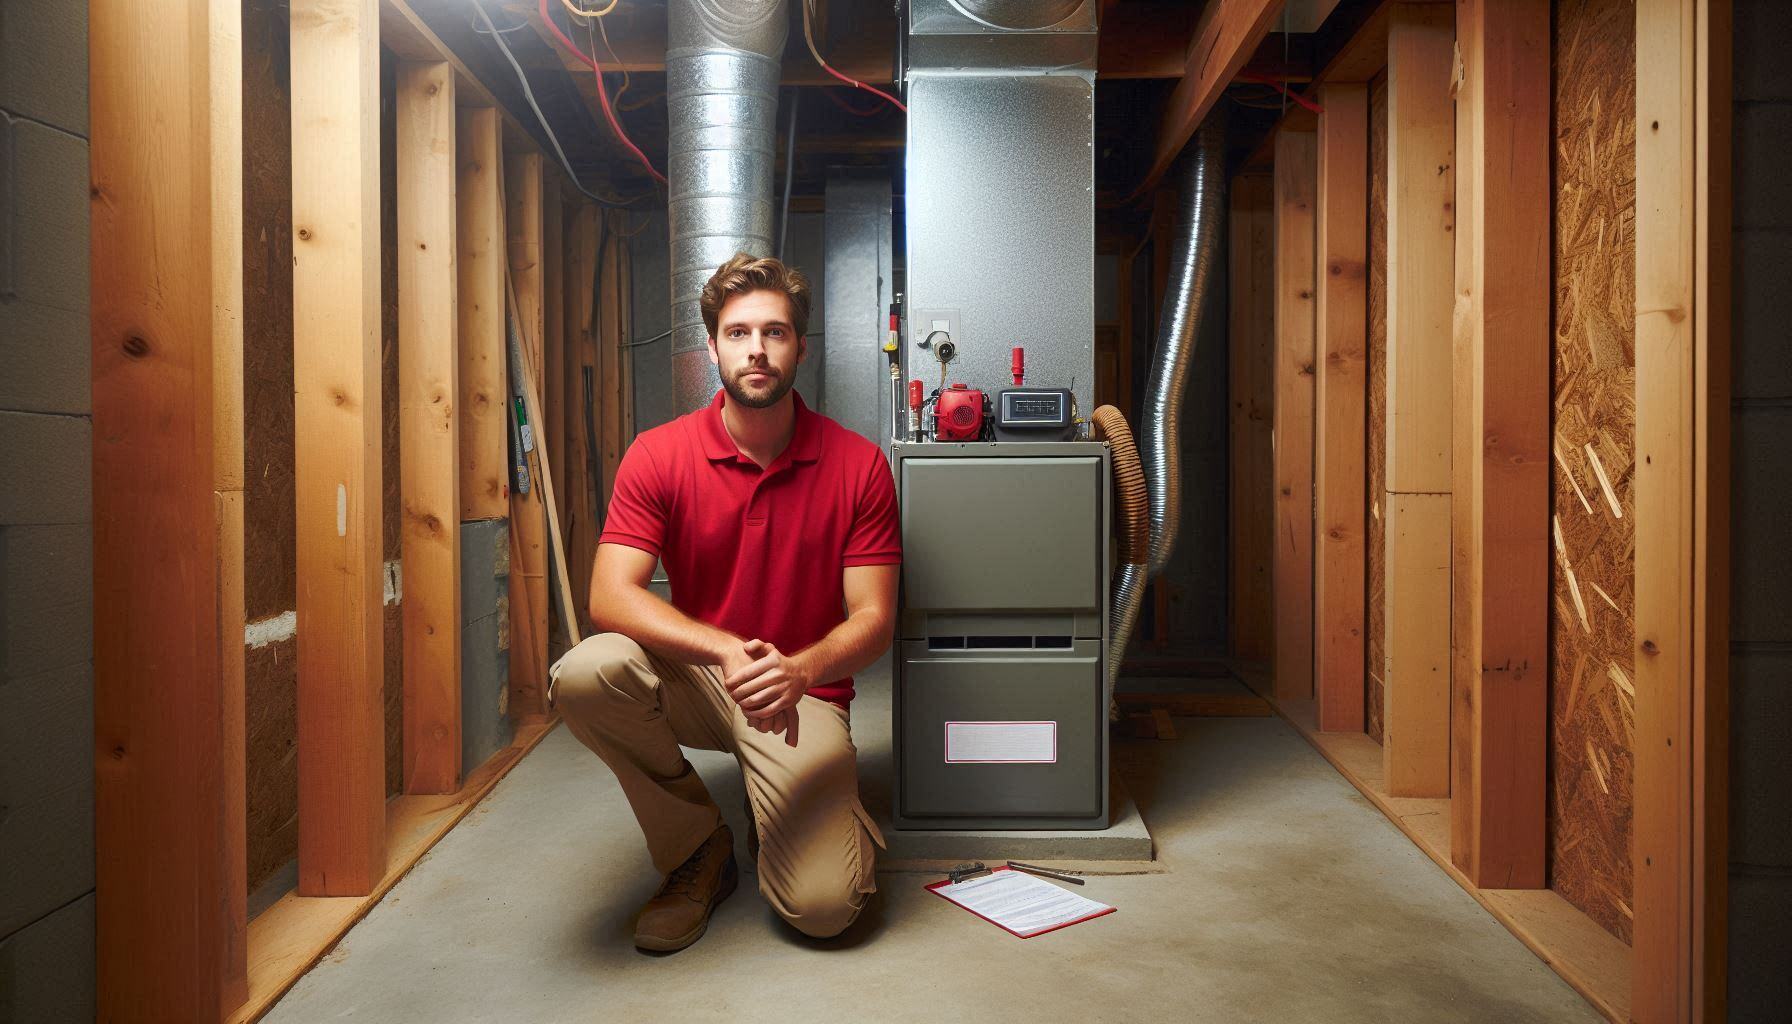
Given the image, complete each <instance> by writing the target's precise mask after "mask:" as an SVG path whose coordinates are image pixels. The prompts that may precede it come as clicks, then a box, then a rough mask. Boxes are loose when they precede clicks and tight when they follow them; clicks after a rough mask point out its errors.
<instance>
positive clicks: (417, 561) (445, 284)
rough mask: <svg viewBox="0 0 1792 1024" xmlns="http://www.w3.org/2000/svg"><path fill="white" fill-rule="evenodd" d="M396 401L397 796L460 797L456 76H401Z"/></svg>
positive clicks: (438, 72) (427, 70) (406, 70)
mask: <svg viewBox="0 0 1792 1024" xmlns="http://www.w3.org/2000/svg"><path fill="white" fill-rule="evenodd" d="M397 90H398V103H397V119H396V120H397V126H398V127H397V154H398V155H397V160H398V167H397V172H398V177H397V181H398V192H397V195H396V196H395V197H394V198H395V200H396V202H397V204H398V245H397V250H398V402H399V414H398V415H399V420H398V436H399V472H400V476H401V483H400V492H399V493H400V499H401V502H402V505H403V514H402V516H403V518H402V524H401V526H400V541H401V543H402V557H403V566H404V601H403V609H402V610H403V616H404V791H405V792H406V793H414V794H421V793H452V792H454V791H455V790H456V789H458V788H460V772H461V764H460V747H461V722H460V705H461V698H460V622H461V615H460V516H459V503H460V475H459V466H460V421H459V414H458V411H457V409H456V405H457V401H456V399H457V396H458V395H459V393H460V390H459V381H458V372H457V371H458V369H459V365H458V364H459V358H460V354H459V349H458V347H457V344H456V326H457V318H458V314H457V312H456V308H455V298H456V296H455V290H456V287H457V281H456V272H455V264H454V242H455V225H454V215H455V192H454V187H455V157H454V155H455V138H454V126H455V110H454V71H453V69H452V68H450V67H449V66H448V64H447V63H446V62H441V61H438V62H434V63H427V64H425V63H418V62H412V61H406V62H404V63H402V64H401V65H400V66H399V71H398V86H397Z"/></svg>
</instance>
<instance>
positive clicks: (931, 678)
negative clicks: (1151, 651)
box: [892, 441, 1112, 829]
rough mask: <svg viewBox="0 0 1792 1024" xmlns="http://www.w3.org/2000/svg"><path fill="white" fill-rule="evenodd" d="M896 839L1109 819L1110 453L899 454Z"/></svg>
mask: <svg viewBox="0 0 1792 1024" xmlns="http://www.w3.org/2000/svg"><path fill="white" fill-rule="evenodd" d="M893 447H894V456H895V474H896V481H897V488H898V493H899V496H900V499H901V509H902V552H903V560H902V592H901V599H900V603H899V606H898V609H899V610H898V616H897V629H896V641H895V651H894V656H893V658H892V666H893V682H894V693H893V705H894V708H893V710H894V714H895V724H894V729H893V736H894V741H895V742H894V747H895V753H894V758H895V769H896V785H895V793H894V799H893V801H892V803H893V805H894V806H893V823H894V824H895V826H896V827H897V828H899V829H1101V828H1106V827H1107V824H1108V730H1107V714H1106V711H1107V709H1106V707H1105V706H1104V703H1103V692H1104V691H1103V680H1104V679H1105V678H1106V670H1107V666H1106V658H1107V644H1108V629H1107V615H1108V577H1109V571H1110V558H1109V548H1108V537H1109V517H1110V516H1111V515H1112V512H1111V510H1110V504H1111V502H1110V497H1109V495H1110V493H1111V487H1110V484H1109V473H1110V469H1109V459H1108V446H1107V445H1106V444H1105V443H1103V442H1098V441H1062V442H1053V441H1039V442H1028V441H1017V442H1003V443H990V442H979V443H940V442H929V443H909V442H899V443H897V444H895V445H894V446H893Z"/></svg>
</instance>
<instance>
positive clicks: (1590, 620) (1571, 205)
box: [1549, 0, 1636, 942]
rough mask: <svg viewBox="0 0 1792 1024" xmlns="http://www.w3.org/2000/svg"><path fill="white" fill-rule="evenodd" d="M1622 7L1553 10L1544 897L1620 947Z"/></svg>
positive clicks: (1630, 616) (1630, 534) (1627, 489)
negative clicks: (1556, 897)
mask: <svg viewBox="0 0 1792 1024" xmlns="http://www.w3.org/2000/svg"><path fill="white" fill-rule="evenodd" d="M1635 24H1636V13H1635V4H1634V2H1633V0H1564V2H1561V3H1558V4H1557V5H1556V9H1555V68H1554V79H1555V82H1554V93H1555V97H1554V104H1555V114H1554V116H1555V142H1556V146H1555V155H1554V165H1555V166H1554V178H1555V183H1556V192H1555V238H1554V247H1555V249H1554V252H1555V267H1554V286H1555V342H1556V344H1555V368H1554V369H1555V437H1554V443H1555V460H1554V461H1555V466H1554V497H1553V504H1554V513H1555V527H1556V529H1555V532H1554V535H1553V536H1554V544H1555V575H1554V583H1553V596H1554V600H1553V602H1552V603H1553V610H1552V615H1551V623H1550V628H1551V634H1552V652H1551V654H1552V659H1553V664H1552V671H1551V673H1550V732H1551V737H1550V740H1551V742H1550V835H1549V871H1550V885H1551V887H1552V888H1554V889H1555V890H1556V891H1558V892H1560V893H1561V894H1562V896H1563V898H1565V899H1566V900H1568V902H1570V903H1572V904H1573V905H1574V906H1576V907H1579V908H1580V909H1581V910H1582V911H1584V912H1585V913H1586V914H1587V916H1589V917H1591V918H1593V920H1595V921H1597V922H1599V924H1600V925H1601V926H1603V927H1604V928H1605V929H1606V930H1607V931H1609V932H1611V933H1612V934H1613V935H1615V936H1617V937H1618V938H1620V939H1622V940H1624V941H1625V942H1629V941H1630V934H1631V924H1632V919H1631V878H1632V871H1631V866H1630V816H1631V807H1632V795H1631V778H1632V761H1631V750H1632V745H1633V740H1634V729H1635V718H1634V715H1635V709H1636V705H1635V689H1634V687H1633V685H1632V683H1631V680H1632V678H1633V677H1634V673H1633V671H1632V670H1633V659H1632V655H1631V650H1632V644H1633V642H1634V638H1635V631H1636V630H1635V620H1634V605H1633V603H1632V590H1633V587H1632V584H1633V578H1634V571H1633V553H1634V548H1635V540H1636V534H1635V529H1634V523H1635V516H1634V515H1633V511H1634V510H1633V507H1632V498H1631V492H1632V480H1633V467H1632V461H1633V458H1634V453H1635V434H1636V429H1635V428H1636V418H1635V406H1636V374H1635V367H1636V358H1635V355H1636V352H1635V340H1636V339H1635V330H1634V321H1633V314H1632V311H1633V308H1634V305H1635V301H1636V283H1635V279H1634V277H1635V275H1634V270H1635V264H1636V219H1635V214H1636V181H1635V156H1636V138H1635V136H1636V123H1635V108H1636V101H1635V96H1636V79H1635Z"/></svg>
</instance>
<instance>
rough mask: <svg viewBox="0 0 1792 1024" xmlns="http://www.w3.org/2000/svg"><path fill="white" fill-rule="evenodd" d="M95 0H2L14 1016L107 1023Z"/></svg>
mask: <svg viewBox="0 0 1792 1024" xmlns="http://www.w3.org/2000/svg"><path fill="white" fill-rule="evenodd" d="M87 130H88V129H87V5H86V4H85V3H79V2H69V0H5V2H4V3H0V864H4V865H5V870H4V871H0V1020H9V1021H10V1020H17V1021H34V1022H38V1021H41V1022H52V1021H64V1020H67V1021H76V1020H92V1019H93V1015H94V963H93V961H94V953H93V950H94V932H93V928H94V912H93V904H94V896H93V525H92V508H93V502H92V451H93V423H92V416H91V414H92V399H91V396H92V391H91V388H90V385H89V379H90V363H89V341H88V265H87V258H88V244H87V237H88V235H87V182H88V170H87Z"/></svg>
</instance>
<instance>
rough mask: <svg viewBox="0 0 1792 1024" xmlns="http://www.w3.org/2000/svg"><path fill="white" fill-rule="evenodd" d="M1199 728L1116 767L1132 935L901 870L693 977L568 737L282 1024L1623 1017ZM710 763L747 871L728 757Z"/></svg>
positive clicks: (1404, 852)
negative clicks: (642, 941)
mask: <svg viewBox="0 0 1792 1024" xmlns="http://www.w3.org/2000/svg"><path fill="white" fill-rule="evenodd" d="M1153 682H1154V683H1155V682H1158V681H1155V680H1154V681H1153ZM888 685H889V684H888V674H887V672H872V673H867V674H866V677H865V678H862V679H861V680H860V693H861V696H860V698H859V701H858V702H857V703H855V706H854V710H855V718H856V719H857V720H858V721H859V722H860V728H859V730H858V735H857V742H858V743H859V746H860V751H861V760H862V762H866V763H870V764H877V763H880V762H881V763H887V756H888V752H887V745H888V733H887V729H874V728H872V727H871V723H872V722H874V721H879V720H882V719H887V716H888ZM1151 688H1157V687H1151ZM1176 726H1177V731H1178V736H1179V738H1178V739H1176V740H1174V741H1155V740H1145V741H1126V742H1125V743H1123V744H1120V746H1119V748H1118V749H1117V750H1116V754H1115V761H1116V763H1115V770H1116V771H1118V772H1121V773H1122V774H1123V776H1124V777H1125V779H1126V780H1127V783H1128V785H1129V786H1130V788H1131V790H1132V792H1133V795H1134V796H1135V798H1136V799H1137V800H1138V802H1139V805H1140V808H1141V810H1142V812H1143V814H1144V817H1145V820H1146V821H1147V822H1148V823H1149V825H1150V827H1151V832H1152V834H1153V836H1154V838H1155V839H1156V842H1157V850H1158V862H1157V863H1156V864H1155V865H1152V866H1151V867H1152V869H1153V871H1154V872H1155V873H1150V874H1136V875H1124V876H1109V877H1096V878H1092V879H1091V880H1090V882H1089V884H1088V886H1087V887H1086V888H1087V892H1086V893H1085V894H1086V895H1087V896H1089V897H1090V898H1092V899H1096V900H1099V901H1102V902H1104V903H1111V904H1113V905H1114V906H1116V907H1118V908H1119V912H1118V913H1115V914H1111V915H1109V916H1107V917H1104V918H1100V919H1098V920H1095V921H1090V922H1087V923H1085V924H1080V925H1076V926H1074V927H1072V928H1068V929H1065V930H1063V931H1059V932H1053V933H1050V934H1047V935H1044V936H1040V937H1038V938H1035V939H1028V940H1022V939H1017V938H1014V937H1012V936H1009V935H1007V934H1005V933H1003V932H1001V931H999V930H997V929H996V928H994V927H993V926H991V925H988V924H985V923H983V922H981V921H979V920H977V919H976V918H974V917H972V916H971V915H969V914H967V913H965V912H963V911H961V910H959V909H957V908H955V907H953V906H951V905H950V904H948V903H947V902H946V901H944V900H942V899H940V898H938V897H936V896H934V895H932V894H930V893H928V892H926V891H924V890H923V889H922V886H923V884H925V883H926V882H929V881H932V880H933V876H930V875H921V874H909V873H891V872H880V873H879V877H878V884H879V886H880V889H881V891H880V892H879V893H878V894H877V895H876V896H874V897H873V898H872V900H873V902H872V904H871V905H870V906H869V907H868V908H867V910H866V912H865V914H864V915H863V916H862V917H861V918H860V920H859V921H858V922H857V923H856V924H854V926H853V927H852V928H851V929H850V930H849V931H848V932H847V933H846V934H845V935H843V936H840V937H839V938H836V939H833V940H828V941H815V940H810V939H807V938H805V937H803V936H802V935H800V934H799V933H797V932H796V931H795V930H794V929H791V928H789V927H787V926H785V925H784V924H783V922H782V921H780V920H779V919H778V918H777V916H776V915H775V914H774V913H772V911H771V909H770V908H769V907H767V906H766V904H765V902H764V901H763V899H762V898H761V897H760V896H759V894H758V892H757V890H756V888H755V887H754V885H753V875H752V874H751V873H750V872H743V875H742V884H741V888H740V889H739V890H738V891H737V892H736V893H735V894H734V896H732V897H731V898H730V899H728V900H727V902H725V903H724V904H723V905H722V906H721V907H720V908H719V909H718V910H717V912H716V915H715V918H714V919H713V920H712V922H711V924H710V928H709V932H708V934H707V935H705V936H704V938H703V939H702V940H701V941H699V942H698V943H697V944H696V945H695V946H693V947H691V948H690V949H687V950H685V951H683V952H681V953H676V954H671V955H655V954H645V953H641V952H638V951H636V950H635V949H634V947H633V945H632V944H631V943H630V941H629V937H630V935H631V934H632V928H631V916H632V915H633V913H634V911H635V910H636V908H637V907H638V906H639V905H640V904H641V903H642V902H643V901H644V900H646V899H647V897H648V896H650V895H651V894H652V893H653V890H654V889H655V888H656V886H657V884H658V881H659V879H658V878H657V877H656V876H655V875H654V874H653V871H652V868H651V867H650V866H649V864H648V862H647V856H646V852H645V850H644V849H643V847H642V843H641V839H640V833H639V831H638V830H637V829H636V826H635V824H634V820H633V818H632V817H631V816H630V814H629V811H628V807H627V804H626V803H625V802H624V801H623V798H622V795H621V792H620V791H619V790H618V789H617V788H616V785H615V782H614V780H613V778H612V777H611V776H610V775H609V773H608V771H607V770H606V769H604V767H603V765H602V763H601V762H599V761H598V760H597V759H596V758H595V757H594V756H592V755H591V754H590V753H589V752H587V751H586V750H585V749H584V748H583V747H581V746H580V745H579V744H578V742H577V741H576V740H574V739H573V738H572V736H571V735H569V734H568V733H567V732H566V731H565V730H564V729H560V730H556V731H555V732H554V733H553V734H552V735H550V736H549V737H548V738H547V739H546V740H545V741H544V742H543V743H542V745H541V746H540V747H538V748H537V749H536V750H535V752H534V753H533V754H531V755H530V756H529V757H528V758H527V759H526V760H525V761H524V762H523V763H522V764H520V765H518V766H517V767H516V768H515V769H514V770H513V771H512V772H511V774H510V776H509V777H508V778H506V779H505V780H504V781H503V782H502V783H501V784H500V785H499V786H498V788H497V789H496V791H495V792H493V794H492V795H491V796H490V797H489V798H487V800H486V801H485V802H484V803H483V804H482V805H480V807H479V808H478V809H477V810H476V811H475V812H474V813H473V814H472V815H470V816H469V817H468V818H467V819H466V820H465V821H464V822H463V823H462V824H461V825H460V827H459V828H457V829H455V830H454V831H453V832H452V833H450V834H449V835H448V836H447V837H446V838H445V839H444V840H443V841H442V842H441V843H440V844H439V845H438V846H437V847H436V848H435V850H434V851H432V852H431V853H430V854H429V855H428V856H427V857H425V858H424V859H423V861H422V862H421V863H419V864H418V865H417V867H416V869H415V870H414V871H412V872H411V873H410V875H409V876H407V877H406V878H405V879H404V880H403V881H401V882H400V883H399V884H398V885H397V886H396V887H395V888H394V889H393V890H392V892H391V893H389V894H388V895H387V896H386V898H385V900H384V901H382V902H381V904H380V905H379V906H378V907H376V908H375V909H374V910H373V912H372V913H371V914H370V915H369V916H368V917H367V919H366V920H364V921H363V922H362V923H361V924H360V925H359V926H357V927H356V928H355V929H354V930H353V931H351V932H350V933H349V934H348V936H347V937H346V938H345V939H344V940H343V942H342V943H341V944H340V945H339V946H338V947H337V948H336V950H335V951H334V952H332V953H331V954H330V955H329V956H328V957H327V958H326V959H325V960H324V962H323V963H322V964H320V965H319V966H318V967H317V968H316V969H315V970H313V971H312V972H311V973H310V974H308V975H307V976H305V977H304V978H303V979H301V980H300V981H299V983H298V985H297V986H295V987H294V988H293V990H292V991H291V992H290V993H288V994H287V996H286V997H285V998H284V999H283V1000H281V1002H280V1003H279V1004H278V1005H277V1006H276V1007H275V1008H274V1010H273V1011H272V1012H271V1013H270V1014H269V1015H268V1016H267V1018H266V1020H268V1021H270V1022H274V1024H290V1022H313V1021H322V1020H345V1019H358V1020H368V1021H379V1022H382V1024H387V1022H390V1024H400V1022H408V1021H430V1022H438V1021H589V1020H596V1019H602V1020H611V1021H658V1020H668V1021H670V1020H676V1021H680V1022H683V1021H711V1020H713V1021H741V1020H747V1021H753V1020H766V1021H779V1022H785V1021H791V1022H794V1021H811V1020H814V1021H821V1020H829V1021H839V1020H865V1019H869V1020H877V1021H927V1022H937V1021H955V1020H978V1021H989V1022H993V1021H1027V1022H1039V1021H1155V1020H1164V1021H1324V1022H1327V1024H1348V1022H1355V1021H1361V1022H1383V1021H1439V1020H1451V1021H1499V1022H1502V1024H1513V1022H1521V1021H1549V1022H1563V1021H1597V1020H1599V1019H1600V1018H1599V1016H1598V1015H1597V1014H1596V1013H1594V1012H1593V1010H1592V1008H1591V1007H1589V1006H1588V1005H1587V1004H1586V1003H1585V1002H1583V1001H1582V1000H1581V999H1580V997H1579V996H1578V995H1576V994H1575V993H1574V991H1573V990H1571V989H1570V988H1569V987H1568V986H1567V985H1566V984H1565V983H1564V982H1563V981H1562V980H1561V979H1560V978H1558V977H1557V976H1556V975H1555V974H1554V973H1553V972H1552V971H1550V970H1549V968H1547V967H1545V966H1544V965H1543V963H1542V962H1541V961H1539V960H1538V959H1537V958H1536V957H1535V956H1534V955H1532V954H1531V953H1530V951H1528V950H1526V949H1525V948H1524V947H1523V946H1522V945H1520V944H1519V942H1518V940H1517V939H1515V938H1513V937H1512V936H1511V935H1510V934H1509V933H1508V932H1507V931H1506V930H1505V929H1504V928H1503V927H1501V926H1500V925H1499V923H1498V922H1496V921H1494V920H1493V918H1491V917H1489V916H1488V915H1487V914H1486V913H1485V912H1484V911H1482V910H1481V908H1480V907H1479V906H1478V905H1477V904H1476V903H1475V902H1474V901H1473V900H1472V899H1470V898H1469V896H1468V895H1467V894H1466V893H1464V892H1463V891H1462V890H1461V889H1460V888H1459V887H1457V885H1456V884H1455V883H1454V882H1452V881H1450V879H1449V878H1448V877H1447V876H1445V875H1444V873H1443V872H1442V871H1440V870H1439V869H1438V868H1437V867H1436V866H1435V865H1434V864H1432V863H1431V862H1430V861H1429V860H1428V859H1426V857H1425V855H1424V854H1422V853H1420V852H1419V850H1418V849H1417V848H1416V847H1414V846H1413V845H1412V843H1410V842H1409V841H1408V840H1407V839H1406V838H1405V837H1404V836H1403V835H1401V834H1400V833H1399V832H1398V831H1397V830H1396V829H1395V828H1394V827H1393V825H1391V824H1390V823H1389V822H1388V821H1387V819H1386V818H1384V817H1382V815H1381V814H1380V813H1379V812H1377V811H1376V810H1375V809H1374V808H1373V807H1372V806H1370V804H1369V803H1368V802H1367V801H1366V800H1364V799H1362V797H1361V796H1360V795H1359V794H1358V793H1357V792H1356V790H1354V789H1353V788H1351V786H1350V785H1349V784H1348V783H1346V782H1345V781H1344V780H1343V779H1342V778H1341V777H1339V775H1338V774H1337V773H1336V772H1335V771H1333V770H1332V768H1331V767H1330V766H1329V765H1328V764H1326V763H1325V761H1323V760H1322V759H1321V758H1320V757H1319V755H1318V754H1317V753H1315V752H1314V751H1313V750H1312V748H1310V747H1309V746H1308V745H1307V744H1306V742H1305V741H1304V740H1302V739H1301V738H1300V737H1299V736H1298V735H1296V734H1295V733H1294V731H1293V730H1292V729H1290V728H1289V727H1288V726H1287V725H1286V724H1285V723H1283V722H1282V721H1281V720H1280V719H1274V718H1231V719H1218V718H1209V719H1181V718H1179V719H1177V720H1176ZM880 744H881V749H880ZM691 760H692V762H693V763H694V764H695V765H696V766H697V768H698V770H699V771H700V772H701V773H702V774H703V776H704V779H705V780H706V781H707V782H708V784H709V787H710V792H711V793H712V794H713V795H714V796H715V797H716V799H717V801H718V802H719V803H720V804H721V806H722V808H723V811H724V813H725V814H726V815H727V816H728V818H729V821H730V824H731V826H732V827H733V828H734V830H735V836H736V841H737V844H739V847H740V850H739V854H740V856H741V858H742V859H743V861H744V859H745V839H744V836H743V834H742V825H741V821H740V817H741V810H740V807H741V784H740V776H739V772H738V770H737V769H736V768H735V766H734V762H733V759H732V758H729V757H727V756H726V755H722V754H715V753H709V752H702V751H696V752H692V754H691ZM872 784H873V782H872V779H871V777H870V774H869V773H868V775H867V785H868V787H869V786H870V785H872ZM1092 866H1093V865H1092Z"/></svg>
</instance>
